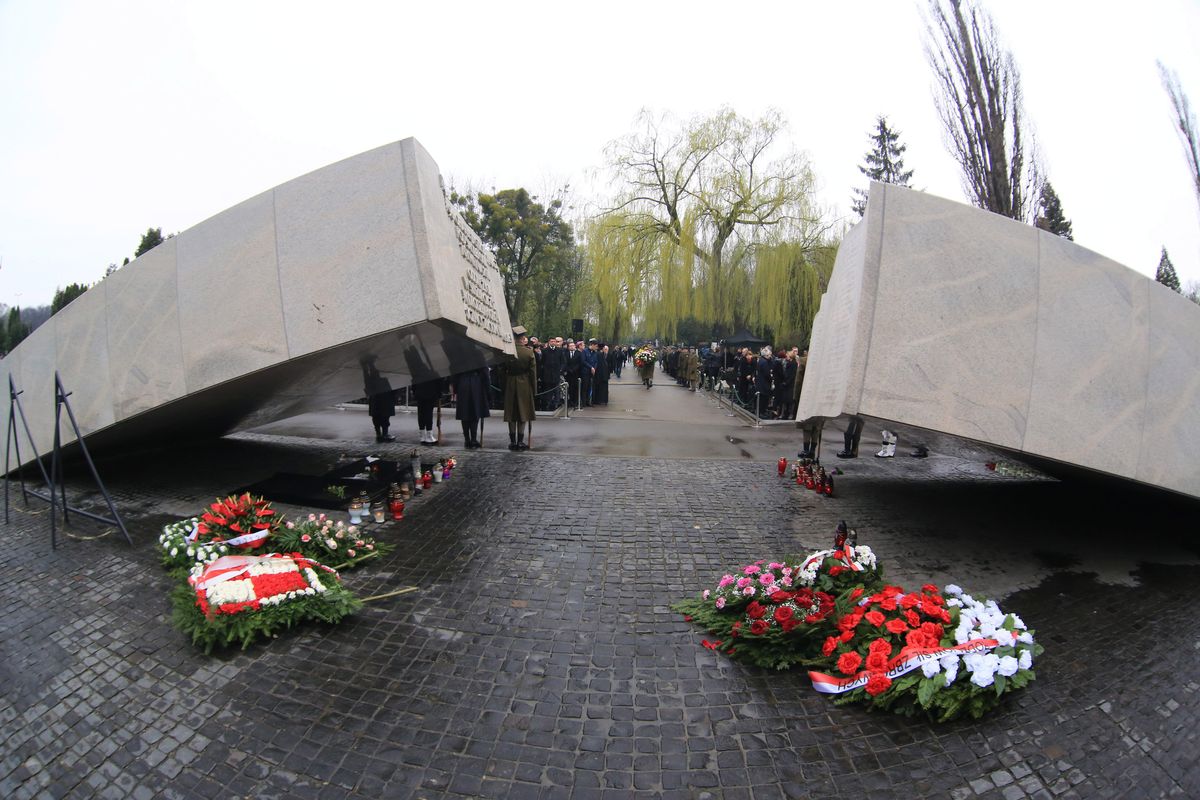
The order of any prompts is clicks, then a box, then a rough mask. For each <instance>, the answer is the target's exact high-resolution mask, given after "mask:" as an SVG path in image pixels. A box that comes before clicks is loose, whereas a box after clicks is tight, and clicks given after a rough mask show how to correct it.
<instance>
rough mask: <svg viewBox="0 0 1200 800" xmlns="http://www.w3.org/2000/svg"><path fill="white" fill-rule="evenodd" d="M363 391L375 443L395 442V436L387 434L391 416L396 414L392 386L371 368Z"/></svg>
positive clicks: (394, 395)
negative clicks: (373, 430)
mask: <svg viewBox="0 0 1200 800" xmlns="http://www.w3.org/2000/svg"><path fill="white" fill-rule="evenodd" d="M363 389H364V390H365V392H366V395H367V412H368V413H370V415H371V422H372V424H374V426H375V441H376V442H394V441H396V437H395V436H391V435H389V434H388V428H389V427H391V424H392V416H393V415H395V413H396V394H395V393H394V392H393V391H392V384H391V383H389V382H388V379H387V378H385V377H383V376H382V375H380V374H379V372H378V371H377V370H375V369H374V367H372V368H371V370H370V372H369V373H368V375H367V381H366V385H365V386H364V387H363Z"/></svg>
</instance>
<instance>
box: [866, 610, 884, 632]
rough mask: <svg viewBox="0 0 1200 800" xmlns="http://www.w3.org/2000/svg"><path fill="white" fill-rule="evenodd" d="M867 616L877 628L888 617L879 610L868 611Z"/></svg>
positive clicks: (868, 620)
mask: <svg viewBox="0 0 1200 800" xmlns="http://www.w3.org/2000/svg"><path fill="white" fill-rule="evenodd" d="M866 617H867V622H869V623H871V624H872V625H874V626H875V627H876V628H878V627H879V626H880V625H882V624H883V621H884V619H886V618H885V617H884V616H883V614H880V613H879V612H878V611H868V612H867V613H866Z"/></svg>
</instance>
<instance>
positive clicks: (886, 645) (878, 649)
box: [867, 639, 892, 658]
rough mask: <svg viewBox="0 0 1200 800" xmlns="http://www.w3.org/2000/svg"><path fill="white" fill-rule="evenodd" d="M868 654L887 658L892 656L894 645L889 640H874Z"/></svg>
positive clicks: (868, 648) (869, 646)
mask: <svg viewBox="0 0 1200 800" xmlns="http://www.w3.org/2000/svg"><path fill="white" fill-rule="evenodd" d="M867 650H868V652H871V653H880V654H882V655H883V656H884V657H885V658H886V657H888V656H890V655H891V654H892V643H891V642H889V641H888V640H887V639H874V640H872V642H871V644H870V645H868V647H867Z"/></svg>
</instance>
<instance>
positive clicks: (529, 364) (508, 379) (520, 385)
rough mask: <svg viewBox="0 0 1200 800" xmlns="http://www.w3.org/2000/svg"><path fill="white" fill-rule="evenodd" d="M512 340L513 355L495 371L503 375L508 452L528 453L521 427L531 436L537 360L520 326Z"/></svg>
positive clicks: (514, 331)
mask: <svg viewBox="0 0 1200 800" xmlns="http://www.w3.org/2000/svg"><path fill="white" fill-rule="evenodd" d="M513 336H514V337H515V338H516V344H517V355H516V357H515V358H510V359H508V360H507V361H503V362H501V363H500V366H499V369H500V370H501V371H502V372H504V375H505V381H504V421H505V422H507V423H508V441H509V445H508V449H509V450H528V449H529V445H528V444H527V443H526V442H525V426H526V425H528V426H529V433H530V436H531V437H532V435H533V420H534V419H535V417H536V414H535V413H534V408H533V396H534V394H535V393H536V392H537V360H536V359H535V358H534V355H533V350H531V349H530V348H529V347H528V346H527V345H526V342H528V341H529V340H528V338H527V337H526V331H525V328H524V326H521V325H518V326H516V327H515V328H513Z"/></svg>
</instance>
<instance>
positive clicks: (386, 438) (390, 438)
mask: <svg viewBox="0 0 1200 800" xmlns="http://www.w3.org/2000/svg"><path fill="white" fill-rule="evenodd" d="M376 441H378V442H394V441H396V437H395V436H388V435H387V434H384V435H383V436H380V437H378V438H377V439H376Z"/></svg>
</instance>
